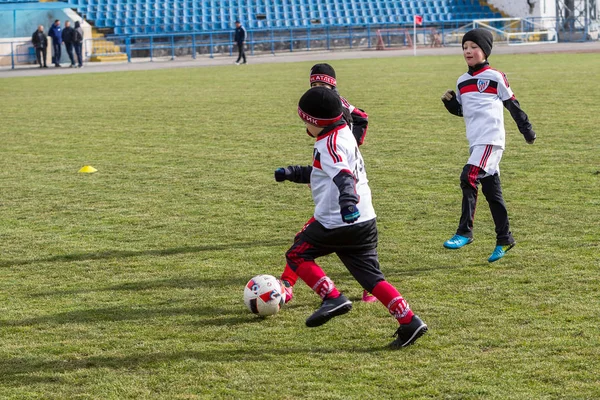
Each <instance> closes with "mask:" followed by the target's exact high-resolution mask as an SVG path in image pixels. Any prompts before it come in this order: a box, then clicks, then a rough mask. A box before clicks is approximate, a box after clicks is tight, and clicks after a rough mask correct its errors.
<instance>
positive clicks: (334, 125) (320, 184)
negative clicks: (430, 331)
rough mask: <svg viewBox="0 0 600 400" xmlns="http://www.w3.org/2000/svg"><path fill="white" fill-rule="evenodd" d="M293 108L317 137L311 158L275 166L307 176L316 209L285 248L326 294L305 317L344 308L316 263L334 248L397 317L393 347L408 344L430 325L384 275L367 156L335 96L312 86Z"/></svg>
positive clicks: (321, 320) (294, 266)
mask: <svg viewBox="0 0 600 400" xmlns="http://www.w3.org/2000/svg"><path fill="white" fill-rule="evenodd" d="M298 115H299V116H300V118H301V119H302V120H303V121H304V123H305V124H306V130H307V132H308V134H309V135H310V136H312V137H314V138H315V139H316V140H315V145H314V149H313V163H312V165H309V166H300V165H298V166H289V167H287V168H279V169H277V170H276V171H275V180H276V181H277V182H283V181H285V180H290V181H292V182H296V183H304V184H307V183H310V186H311V191H312V196H313V200H314V202H315V213H314V216H313V217H312V218H311V219H310V220H309V221H308V222H307V223H306V224H305V225H304V228H302V231H300V232H299V233H298V234H297V235H296V238H295V240H294V244H293V245H292V247H291V248H290V249H289V250H288V251H287V253H286V261H287V265H288V266H289V267H290V268H291V270H292V271H293V272H294V273H295V274H297V275H298V276H299V277H300V278H301V279H302V280H303V281H304V282H305V283H306V284H307V285H308V286H309V287H310V288H311V289H312V290H314V291H315V292H316V293H317V294H318V295H319V296H320V297H321V299H322V300H323V302H322V304H321V306H320V307H319V308H318V309H317V310H316V311H315V312H314V313H313V314H312V315H311V316H310V317H308V319H307V320H306V325H307V326H308V327H316V326H320V325H323V324H325V323H326V322H327V321H329V320H330V319H331V318H333V317H336V316H338V315H342V314H345V313H347V312H348V311H350V310H351V309H352V303H351V302H350V300H348V298H346V296H344V295H343V294H341V293H340V292H339V291H338V290H337V288H336V287H335V284H334V283H333V281H332V280H331V279H330V278H329V277H328V276H327V275H326V274H325V272H324V271H323V270H322V269H321V267H319V266H318V265H317V264H316V263H315V259H316V258H318V257H322V256H325V255H328V254H332V253H335V254H337V256H338V257H339V258H340V260H341V261H342V262H343V263H344V265H345V266H346V268H347V269H348V271H350V273H351V274H352V276H353V277H354V278H355V279H356V280H357V281H358V282H359V283H360V284H361V286H362V287H363V288H364V289H365V290H367V291H368V292H370V293H373V295H375V297H377V299H378V300H379V301H381V302H382V303H383V304H384V305H385V306H386V307H387V309H388V310H389V312H390V314H392V315H393V316H394V317H395V318H396V319H397V320H398V322H399V324H400V327H399V328H398V329H397V331H396V334H395V336H397V338H396V339H395V340H394V341H393V342H392V343H391V344H390V347H392V348H400V347H405V346H408V345H410V344H412V343H414V342H415V340H417V339H418V338H419V337H421V336H422V335H423V334H424V333H425V332H426V331H427V325H425V323H424V322H423V321H421V320H420V319H419V317H417V316H416V315H415V314H413V312H412V311H411V310H410V308H409V306H408V304H407V303H406V300H404V298H403V297H402V296H401V295H400V293H399V292H398V290H396V288H395V287H394V286H392V285H391V284H390V283H389V282H387V281H386V280H385V277H384V276H383V274H382V272H381V270H380V268H379V259H378V256H377V224H376V219H375V218H376V215H375V210H374V209H373V206H372V204H371V189H370V188H369V184H368V180H367V174H366V171H365V167H364V161H363V158H362V155H361V153H360V150H359V149H358V144H357V143H356V139H355V138H354V136H353V134H352V132H351V131H350V128H349V127H348V124H347V123H346V121H345V120H344V118H343V106H342V103H341V100H340V98H339V96H338V95H337V94H336V93H335V92H334V91H333V90H330V89H326V88H323V87H314V88H311V89H310V90H308V91H307V92H306V93H305V94H304V95H303V96H302V98H301V99H300V102H299V104H298Z"/></svg>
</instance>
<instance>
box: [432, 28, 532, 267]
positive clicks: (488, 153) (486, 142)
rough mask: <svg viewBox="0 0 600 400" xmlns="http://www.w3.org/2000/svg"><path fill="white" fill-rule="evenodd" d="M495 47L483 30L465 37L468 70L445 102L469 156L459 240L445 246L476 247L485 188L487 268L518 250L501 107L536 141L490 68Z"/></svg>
mask: <svg viewBox="0 0 600 400" xmlns="http://www.w3.org/2000/svg"><path fill="white" fill-rule="evenodd" d="M493 42H494V37H493V36H492V33H491V32H490V31H488V30H485V29H480V28H478V29H473V30H470V31H469V32H467V33H466V34H465V35H464V36H463V39H462V45H463V56H464V58H465V61H466V62H467V66H468V67H469V70H468V71H467V72H466V73H464V74H463V75H461V76H460V77H459V78H458V81H457V82H456V87H457V91H456V92H454V90H448V91H446V93H444V95H443V96H442V101H443V102H444V105H445V106H446V109H447V110H448V111H449V112H450V113H452V114H454V115H457V116H459V117H464V120H465V125H466V128H467V140H468V141H469V154H470V156H469V160H468V161H467V164H466V165H465V166H464V168H463V172H462V174H461V176H460V187H461V189H462V192H463V199H462V215H461V217H460V222H459V224H458V229H457V231H456V234H455V235H454V236H452V237H451V238H450V239H448V240H446V242H444V247H446V248H447V249H460V248H461V247H463V246H466V245H467V244H469V243H471V242H473V219H474V218H475V206H476V204H477V191H478V186H479V183H480V182H481V186H482V191H483V194H484V195H485V199H486V200H487V202H488V204H489V206H490V211H491V212H492V218H493V219H494V224H495V225H496V247H495V248H494V251H493V252H492V254H491V255H490V257H489V258H488V261H489V262H494V261H497V260H499V259H501V258H502V257H504V255H505V254H506V252H507V251H509V250H510V249H512V248H513V247H514V246H515V244H516V242H515V239H514V238H513V236H512V233H511V232H510V227H509V223H508V212H507V211H506V205H505V203H504V198H503V197H502V187H501V185H500V160H501V159H502V153H503V152H504V142H505V132H504V109H503V106H504V107H505V108H506V109H508V111H509V112H510V115H511V116H512V118H513V119H514V120H515V122H516V123H517V126H518V128H519V132H521V134H522V135H523V136H524V137H525V141H526V142H527V143H529V144H533V142H534V141H535V139H536V135H535V132H534V131H533V129H532V127H531V124H530V123H529V118H528V117H527V114H525V112H523V110H521V106H520V105H519V102H518V101H517V99H516V98H515V95H514V94H513V92H512V89H511V88H510V85H509V84H508V81H507V80H506V76H505V75H504V74H503V73H502V72H500V71H496V70H495V69H492V68H490V65H489V63H488V61H487V59H488V57H489V56H490V54H491V53H492V45H493Z"/></svg>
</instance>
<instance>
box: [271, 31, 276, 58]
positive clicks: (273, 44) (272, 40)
mask: <svg viewBox="0 0 600 400" xmlns="http://www.w3.org/2000/svg"><path fill="white" fill-rule="evenodd" d="M271 54H273V55H275V39H274V38H273V29H271Z"/></svg>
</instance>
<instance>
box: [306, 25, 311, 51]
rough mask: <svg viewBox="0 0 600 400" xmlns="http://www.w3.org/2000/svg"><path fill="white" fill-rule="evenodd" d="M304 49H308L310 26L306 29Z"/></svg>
mask: <svg viewBox="0 0 600 400" xmlns="http://www.w3.org/2000/svg"><path fill="white" fill-rule="evenodd" d="M306 49H307V50H310V27H308V28H307V29H306Z"/></svg>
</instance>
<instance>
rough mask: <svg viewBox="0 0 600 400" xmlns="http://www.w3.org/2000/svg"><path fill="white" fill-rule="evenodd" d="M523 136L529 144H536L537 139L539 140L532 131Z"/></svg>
mask: <svg viewBox="0 0 600 400" xmlns="http://www.w3.org/2000/svg"><path fill="white" fill-rule="evenodd" d="M523 136H524V137H525V141H526V142H527V143H528V144H533V142H535V139H536V138H537V136H536V134H535V132H534V131H533V129H532V130H530V131H529V132H527V133H525V134H523Z"/></svg>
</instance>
